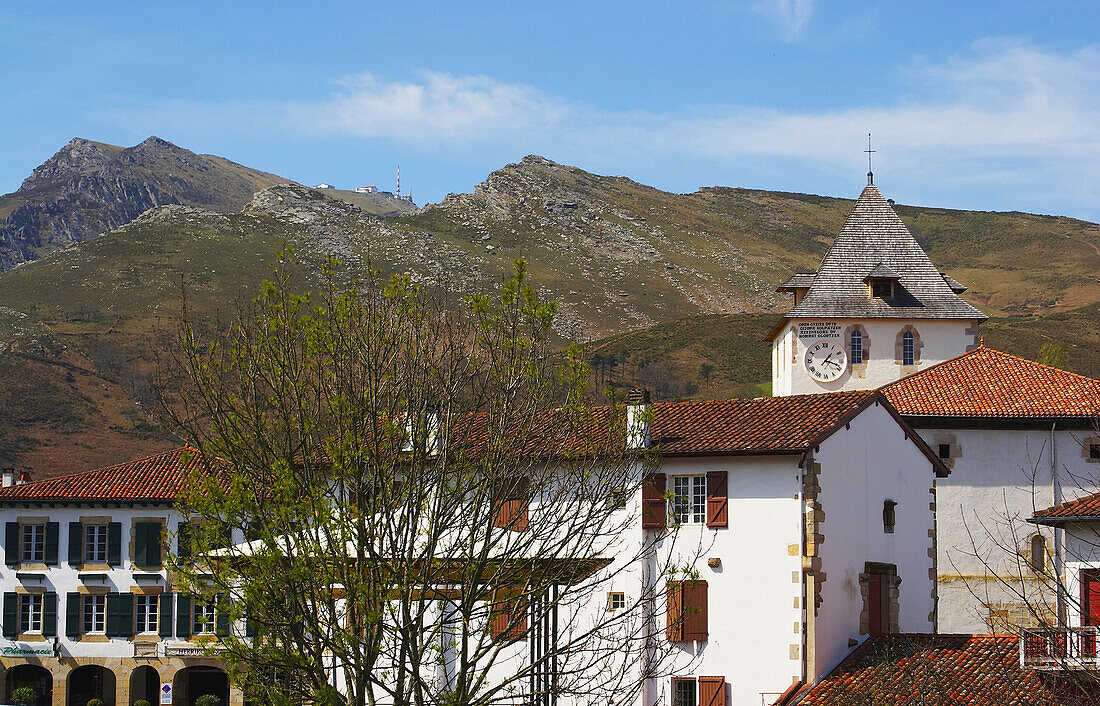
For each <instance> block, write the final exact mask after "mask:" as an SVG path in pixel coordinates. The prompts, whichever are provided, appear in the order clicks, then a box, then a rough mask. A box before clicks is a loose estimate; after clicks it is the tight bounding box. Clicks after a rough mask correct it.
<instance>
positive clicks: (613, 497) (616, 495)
mask: <svg viewBox="0 0 1100 706" xmlns="http://www.w3.org/2000/svg"><path fill="white" fill-rule="evenodd" d="M607 506H608V507H609V508H611V509H613V510H621V509H622V508H624V507H626V491H625V490H623V489H622V488H612V489H611V492H610V493H608V494H607Z"/></svg>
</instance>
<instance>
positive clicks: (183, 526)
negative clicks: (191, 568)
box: [176, 522, 191, 561]
mask: <svg viewBox="0 0 1100 706" xmlns="http://www.w3.org/2000/svg"><path fill="white" fill-rule="evenodd" d="M176 556H178V557H179V558H180V560H181V561H183V560H184V559H190V558H191V523H190V522H181V523H180V524H179V528H178V529H177V530H176Z"/></svg>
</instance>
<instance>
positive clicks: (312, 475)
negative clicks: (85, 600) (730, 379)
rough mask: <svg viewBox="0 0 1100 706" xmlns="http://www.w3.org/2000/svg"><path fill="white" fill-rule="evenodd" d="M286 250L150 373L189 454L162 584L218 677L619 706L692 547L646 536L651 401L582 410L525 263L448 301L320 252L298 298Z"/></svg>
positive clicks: (373, 693)
mask: <svg viewBox="0 0 1100 706" xmlns="http://www.w3.org/2000/svg"><path fill="white" fill-rule="evenodd" d="M289 257H290V256H289V255H288V259H289ZM292 264H293V263H289V262H288V263H283V264H282V265H280V266H279V267H277V268H276V271H275V274H274V277H273V278H272V280H271V281H268V282H265V283H264V285H263V287H262V290H261V293H260V294H259V295H258V296H257V297H256V299H255V300H254V301H253V302H252V303H251V305H249V306H247V307H246V308H245V309H244V310H243V311H242V312H241V313H240V315H239V317H238V318H237V320H236V321H235V322H234V323H233V324H232V326H230V327H228V329H224V330H221V331H219V330H213V331H209V332H206V333H202V332H200V330H199V326H198V323H197V322H195V321H191V320H189V318H188V317H187V316H185V317H184V324H183V326H182V328H181V331H180V336H179V342H178V346H177V347H176V348H175V349H174V351H172V352H171V358H172V359H173V361H174V365H173V366H169V367H168V368H167V369H166V371H165V374H164V375H163V376H162V378H161V380H160V389H161V390H162V391H163V392H164V394H165V402H166V409H167V410H169V414H170V416H171V418H172V419H173V421H174V423H175V424H176V425H177V427H178V428H179V429H180V431H181V433H182V434H183V435H185V437H186V438H187V439H188V440H189V442H190V443H191V444H192V445H193V446H194V448H195V453H197V454H201V455H202V457H203V459H204V461H205V464H204V465H205V467H206V468H207V469H208V470H207V472H206V473H204V474H201V475H199V476H196V477H195V479H194V482H193V484H192V487H191V488H190V491H189V492H188V493H187V494H186V497H185V498H184V499H183V500H182V501H181V509H182V510H183V511H184V512H186V513H189V514H190V515H191V516H192V517H193V518H195V519H194V521H193V523H191V524H190V525H187V526H185V527H184V530H185V531H183V532H180V535H179V540H180V543H181V544H180V546H181V548H182V550H183V551H182V552H181V553H180V556H179V557H178V558H177V560H176V566H177V569H178V575H179V576H180V577H181V580H182V581H184V582H185V583H186V586H187V587H188V589H189V590H190V591H191V592H192V593H194V594H195V595H196V596H197V597H196V598H195V600H199V601H204V602H211V603H212V604H214V606H215V611H214V612H215V614H216V615H217V616H219V617H218V619H217V622H218V627H219V629H218V631H217V632H218V633H219V634H218V635H217V637H216V638H215V640H214V643H213V644H212V648H216V649H217V650H218V654H219V656H221V657H222V658H223V659H225V660H226V661H227V662H228V663H229V664H230V666H231V668H232V670H233V673H234V676H235V678H237V679H239V680H241V681H243V682H244V683H245V684H246V685H247V688H248V689H249V690H250V693H251V694H252V695H253V696H254V697H255V698H260V699H275V700H281V699H283V698H290V699H292V700H311V701H314V702H317V701H322V702H326V703H347V704H356V705H361V704H376V703H387V704H388V703H393V704H416V705H417V706H420V705H422V704H493V703H500V702H508V703H512V702H517V703H518V702H520V701H523V702H524V703H544V704H551V703H554V702H555V701H556V699H557V698H558V697H569V698H570V700H571V701H573V702H576V703H600V704H617V703H627V702H631V701H635V700H636V699H637V698H638V694H639V691H640V689H641V688H642V683H643V679H644V678H646V677H660V676H664V675H667V674H668V673H669V669H670V660H671V656H672V655H671V649H670V645H669V644H668V642H667V641H666V640H664V639H663V638H664V630H665V626H664V624H663V623H662V624H658V623H659V620H658V617H657V616H658V615H663V609H664V603H665V598H664V593H665V590H666V588H665V587H666V582H667V579H669V578H676V577H683V578H690V576H691V572H690V571H688V570H687V569H683V568H678V567H690V566H691V565H692V564H693V562H694V560H695V559H696V558H697V557H698V556H699V555H701V552H703V551H704V550H705V547H683V548H676V547H675V535H676V527H675V526H674V525H673V526H670V527H669V528H667V529H664V530H648V531H645V532H643V530H642V529H641V523H640V514H641V512H642V504H641V502H640V496H641V492H640V486H641V484H642V483H643V482H644V480H645V477H646V473H647V471H648V469H649V468H651V467H652V465H653V464H654V463H655V461H656V459H655V458H654V457H653V455H652V454H650V453H649V452H648V450H647V449H646V448H645V444H644V443H643V442H644V425H645V423H646V419H645V411H644V409H643V408H641V407H633V408H630V409H629V410H628V409H627V407H626V406H624V405H621V404H619V405H615V404H609V405H604V406H602V407H592V406H590V405H589V403H588V398H589V395H588V393H587V389H586V383H587V381H588V380H589V379H590V371H589V369H588V366H587V365H585V364H584V362H583V360H582V357H581V356H582V354H581V352H580V349H579V348H576V347H571V348H570V349H568V351H566V352H565V354H564V355H563V354H561V353H560V352H559V351H555V350H554V349H552V348H551V347H550V340H551V339H550V334H551V328H550V327H551V323H552V320H553V317H554V314H555V306H554V305H553V303H550V302H545V301H542V300H540V299H539V298H538V296H537V294H536V292H535V289H534V288H533V287H531V286H530V285H529V284H528V282H527V280H526V273H525V270H524V267H523V265H522V263H517V266H516V271H515V273H514V275H513V277H512V278H511V279H509V280H507V281H506V282H504V283H503V286H502V287H501V289H500V291H499V292H498V293H497V294H495V295H493V296H489V295H481V294H477V295H469V296H467V297H465V299H464V300H463V306H462V307H461V308H460V309H459V310H454V309H453V308H452V309H451V310H448V308H447V307H445V306H444V304H443V301H444V299H445V298H446V297H445V295H444V293H441V292H435V291H431V290H429V289H426V288H422V287H418V286H415V285H414V284H413V283H412V282H411V281H410V280H409V279H408V278H407V277H401V276H397V277H392V278H389V279H385V278H383V277H381V276H380V275H379V274H378V273H376V272H370V273H369V274H368V275H367V277H366V279H365V280H363V281H355V282H351V283H349V284H344V283H342V281H341V279H340V276H341V270H340V269H339V267H338V265H337V264H336V263H334V262H330V263H328V265H326V267H325V270H324V272H323V276H322V285H321V287H320V288H319V291H318V292H316V293H312V294H310V293H299V292H296V291H294V289H293V288H292V286H291V280H290V277H289V275H288V274H287V272H288V271H289V269H291V265H292ZM658 541H660V542H661V545H662V546H661V550H660V551H659V552H658V551H656V550H655V546H656V543H657V542H658ZM609 592H612V593H613V594H614V595H613V596H612V595H611V594H609ZM205 605H206V603H204V607H205ZM204 609H205V608H204ZM204 614H207V613H204ZM233 626H236V627H235V628H234V627H233ZM242 628H243V629H242Z"/></svg>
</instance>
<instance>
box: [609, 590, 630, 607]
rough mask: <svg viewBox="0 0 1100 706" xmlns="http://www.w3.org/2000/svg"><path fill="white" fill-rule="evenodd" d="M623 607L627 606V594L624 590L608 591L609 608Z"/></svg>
mask: <svg viewBox="0 0 1100 706" xmlns="http://www.w3.org/2000/svg"><path fill="white" fill-rule="evenodd" d="M623 608H626V594H625V593H623V592H622V591H608V593H607V609H608V610H622V609H623Z"/></svg>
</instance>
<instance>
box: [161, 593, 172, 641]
mask: <svg viewBox="0 0 1100 706" xmlns="http://www.w3.org/2000/svg"><path fill="white" fill-rule="evenodd" d="M172 595H173V594H171V593H168V592H165V593H162V594H160V599H159V603H157V610H158V611H159V615H158V616H157V634H159V635H160V636H161V637H172Z"/></svg>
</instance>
